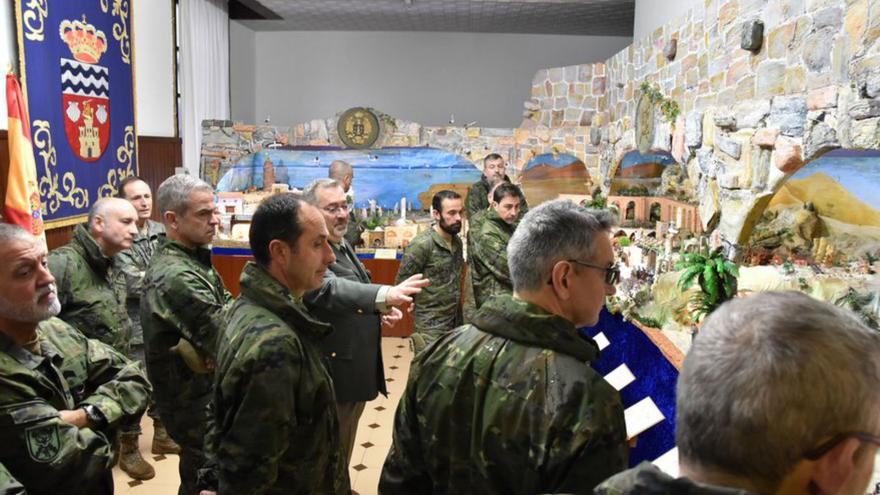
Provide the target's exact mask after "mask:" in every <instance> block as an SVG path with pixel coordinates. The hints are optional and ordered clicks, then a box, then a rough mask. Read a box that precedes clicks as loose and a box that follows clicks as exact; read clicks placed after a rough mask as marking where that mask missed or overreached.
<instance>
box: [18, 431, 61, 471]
mask: <svg viewBox="0 0 880 495" xmlns="http://www.w3.org/2000/svg"><path fill="white" fill-rule="evenodd" d="M25 436H26V437H27V447H28V454H29V455H30V456H31V459H33V460H35V461H37V462H44V463H46V462H52V461H54V460H55V458H56V457H58V452H60V451H61V439H60V437H59V436H58V425H57V424H56V423H49V424H44V425H39V426H33V427H31V428H28V429H27V430H25Z"/></svg>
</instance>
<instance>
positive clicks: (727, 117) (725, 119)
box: [715, 112, 736, 130]
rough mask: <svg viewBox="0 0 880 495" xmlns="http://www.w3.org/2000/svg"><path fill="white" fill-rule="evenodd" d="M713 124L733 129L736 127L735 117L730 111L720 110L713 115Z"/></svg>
mask: <svg viewBox="0 0 880 495" xmlns="http://www.w3.org/2000/svg"><path fill="white" fill-rule="evenodd" d="M715 125H716V126H718V127H719V128H721V129H727V130H730V129H733V128H735V127H736V117H734V116H733V114H732V113H728V112H720V113H718V114H716V115H715Z"/></svg>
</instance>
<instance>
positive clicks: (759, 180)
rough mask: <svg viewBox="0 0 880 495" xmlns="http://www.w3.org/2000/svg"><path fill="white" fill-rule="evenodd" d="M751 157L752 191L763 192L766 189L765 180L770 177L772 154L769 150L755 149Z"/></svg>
mask: <svg viewBox="0 0 880 495" xmlns="http://www.w3.org/2000/svg"><path fill="white" fill-rule="evenodd" d="M753 154H754V156H753V157H752V189H753V190H758V191H760V190H763V189H765V188H766V187H767V179H768V178H769V176H770V159H771V156H772V152H771V151H770V150H769V149H762V148H755V149H754V150H753Z"/></svg>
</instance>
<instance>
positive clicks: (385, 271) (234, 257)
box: [211, 246, 414, 337]
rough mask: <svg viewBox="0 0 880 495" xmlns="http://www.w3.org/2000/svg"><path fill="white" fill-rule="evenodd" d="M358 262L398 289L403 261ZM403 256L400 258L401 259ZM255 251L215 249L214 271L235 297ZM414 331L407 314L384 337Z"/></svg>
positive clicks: (364, 258)
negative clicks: (242, 274)
mask: <svg viewBox="0 0 880 495" xmlns="http://www.w3.org/2000/svg"><path fill="white" fill-rule="evenodd" d="M357 256H358V259H360V260H361V262H362V263H363V264H364V266H365V267H366V268H367V270H369V271H370V274H371V275H372V278H373V282H374V283H377V284H385V285H394V278H395V277H396V276H397V270H398V269H399V268H400V258H399V257H398V259H393V260H385V259H380V260H377V259H375V258H373V255H372V254H371V253H358V255H357ZM398 256H399V255H398ZM253 259H254V258H253V256H252V255H251V251H250V249H248V248H245V247H216V246H215V247H214V248H213V250H212V254H211V260H212V261H213V263H214V268H216V269H217V272H218V273H219V274H220V277H221V278H223V283H224V284H226V288H227V289H228V290H229V292H231V293H232V295H233V296H235V297H238V294H239V293H240V292H241V285H240V284H239V281H238V279H239V277H240V276H241V271H242V270H243V269H244V265H245V263H247V262H248V261H251V260H253ZM413 328H414V323H413V318H412V314H410V313H404V315H403V319H402V320H400V321H399V322H397V323H395V324H394V326H392V327H390V328H389V327H384V326H383V327H382V336H383V337H408V336H409V335H410V334H411V333H412V332H413Z"/></svg>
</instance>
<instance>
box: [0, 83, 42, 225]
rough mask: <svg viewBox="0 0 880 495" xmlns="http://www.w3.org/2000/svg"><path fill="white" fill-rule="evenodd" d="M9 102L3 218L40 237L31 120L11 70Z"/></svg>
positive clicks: (40, 222)
mask: <svg viewBox="0 0 880 495" xmlns="http://www.w3.org/2000/svg"><path fill="white" fill-rule="evenodd" d="M6 104H7V107H8V109H9V130H8V137H9V175H8V177H7V182H6V201H5V202H4V204H3V221H4V222H6V223H14V224H17V225H20V226H22V227H23V228H25V229H26V230H27V231H28V232H31V233H33V234H34V235H35V236H41V235H43V215H42V206H41V205H40V191H39V189H38V188H37V165H36V162H35V161H34V148H33V145H32V141H31V128H30V119H29V118H28V112H27V106H26V105H25V103H24V99H23V98H22V95H21V86H20V85H19V84H18V79H16V77H15V74H12V73H9V74H7V75H6Z"/></svg>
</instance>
